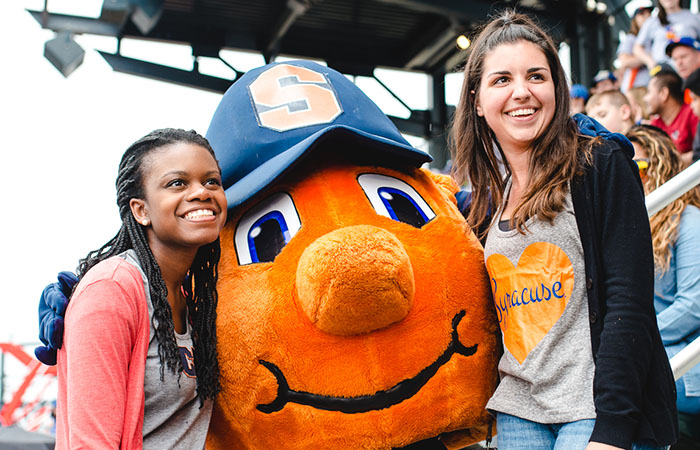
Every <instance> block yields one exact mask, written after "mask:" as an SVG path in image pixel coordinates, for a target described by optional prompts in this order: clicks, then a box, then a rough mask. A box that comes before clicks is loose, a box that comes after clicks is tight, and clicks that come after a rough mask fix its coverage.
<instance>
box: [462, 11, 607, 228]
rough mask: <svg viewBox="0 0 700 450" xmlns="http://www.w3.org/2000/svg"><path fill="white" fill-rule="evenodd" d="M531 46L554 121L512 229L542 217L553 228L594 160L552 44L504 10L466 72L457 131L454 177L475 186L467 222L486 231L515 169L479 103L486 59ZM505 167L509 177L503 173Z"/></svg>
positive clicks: (479, 41)
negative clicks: (543, 65) (546, 77)
mask: <svg viewBox="0 0 700 450" xmlns="http://www.w3.org/2000/svg"><path fill="white" fill-rule="evenodd" d="M519 41H527V42H531V43H533V44H535V45H536V46H538V47H539V48H540V49H541V50H542V52H543V53H544V54H545V56H546V58H547V62H548V63H549V69H550V72H551V74H552V80H553V82H554V89H555V100H556V107H555V110H554V116H553V118H552V122H551V123H550V124H549V126H548V127H547V128H546V130H545V131H544V132H543V133H542V135H540V136H539V137H538V138H537V139H536V140H535V142H534V144H533V149H532V151H531V152H530V161H529V168H528V177H529V183H528V186H527V187H526V188H525V190H524V192H523V195H522V197H521V200H520V202H519V204H518V205H517V206H516V208H515V210H514V212H513V218H512V219H511V223H512V225H513V226H514V227H515V228H516V229H517V230H518V231H519V232H521V233H524V232H525V231H526V230H527V227H526V226H525V222H526V221H527V220H528V219H529V218H530V217H535V216H537V218H538V219H540V220H546V221H547V222H549V223H551V222H552V221H553V220H554V218H555V217H556V215H557V214H558V213H559V212H561V211H562V210H563V208H564V203H565V199H566V195H567V192H568V190H569V181H570V180H571V179H572V178H573V177H574V176H575V175H577V174H579V173H581V171H582V169H583V167H584V165H585V163H586V162H587V161H590V154H591V152H590V149H591V145H592V144H593V143H594V142H595V141H594V140H591V139H583V138H580V137H579V136H577V127H576V125H575V123H574V122H573V121H572V120H571V118H570V117H569V87H568V85H567V82H566V76H565V74H564V69H563V68H562V66H561V63H560V62H559V57H558V54H557V50H556V47H555V45H554V43H553V42H552V39H551V38H550V37H549V36H548V35H547V34H546V33H545V32H544V31H543V30H542V29H541V28H540V27H539V26H537V24H535V22H534V21H533V20H532V19H531V18H529V17H528V16H526V15H523V14H518V13H516V12H514V11H505V12H502V13H501V14H500V15H498V16H497V17H495V18H494V19H492V20H491V21H490V22H488V23H487V24H486V26H484V27H483V28H482V30H481V31H480V32H479V34H478V36H477V37H476V39H475V40H474V44H473V45H472V46H471V48H470V54H469V58H468V59H467V63H466V66H465V68H464V83H463V85H462V92H461V95H460V99H459V103H458V105H457V109H456V112H455V116H454V121H453V126H452V140H451V149H450V150H451V152H452V161H453V166H452V167H453V168H452V176H453V177H454V178H455V179H456V180H457V182H459V183H460V184H462V183H466V182H469V183H471V186H472V205H471V208H470V210H469V214H468V215H467V222H468V223H469V225H470V226H471V227H472V229H475V230H479V233H480V234H481V236H479V237H480V238H483V237H484V235H485V234H486V232H487V227H486V226H485V225H488V224H487V223H486V221H487V220H488V215H489V208H490V207H491V206H495V207H497V206H499V205H502V204H503V195H504V189H505V185H506V180H507V177H508V175H509V174H510V168H509V166H508V162H507V161H506V158H505V155H504V154H503V151H502V150H501V147H500V145H499V143H498V140H497V139H496V137H495V135H494V134H493V132H492V131H491V128H489V125H488V123H486V120H485V119H484V118H483V117H479V115H478V114H477V112H476V100H477V98H478V97H479V89H480V86H481V79H482V76H483V71H484V60H485V59H486V57H487V56H488V55H489V54H490V53H491V52H492V51H493V50H494V49H495V48H496V47H498V46H500V45H504V44H514V43H516V42H519ZM502 168H503V169H504V170H505V174H502Z"/></svg>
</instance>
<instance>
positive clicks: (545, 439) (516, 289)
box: [453, 12, 677, 450]
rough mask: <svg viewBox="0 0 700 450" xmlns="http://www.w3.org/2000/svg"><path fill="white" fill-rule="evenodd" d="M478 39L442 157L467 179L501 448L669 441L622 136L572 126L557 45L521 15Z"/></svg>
mask: <svg viewBox="0 0 700 450" xmlns="http://www.w3.org/2000/svg"><path fill="white" fill-rule="evenodd" d="M473 42H474V43H473V45H472V46H471V48H470V54H469V57H468V60H467V64H466V66H465V69H464V84H463V86H462V92H461V96H460V100H459V103H458V106H457V111H456V113H455V120H454V127H453V132H454V140H453V141H454V142H453V144H454V145H453V161H454V166H453V167H454V168H453V171H454V175H455V177H456V178H457V179H458V181H460V182H466V181H468V182H470V183H471V186H472V205H471V210H470V212H469V213H468V215H467V220H468V222H469V224H470V225H471V226H472V227H473V228H475V229H481V230H483V232H482V236H481V237H482V238H485V248H484V257H485V260H486V266H487V269H488V272H489V276H490V278H491V287H492V290H493V296H494V302H495V306H496V311H497V316H498V319H499V322H500V326H501V331H502V334H503V344H504V354H503V357H502V358H501V361H500V363H499V373H500V376H501V381H500V384H499V386H498V388H497V390H496V392H495V393H494V395H493V396H492V398H491V400H490V401H489V403H488V409H489V410H490V411H492V412H494V413H495V414H496V415H497V429H498V448H499V449H501V450H508V449H553V448H566V449H583V448H587V449H590V450H592V449H604V448H632V447H633V446H634V447H633V448H637V449H640V448H661V447H663V446H666V445H669V444H671V443H672V442H674V441H675V439H676V435H677V415H676V409H675V392H674V391H675V390H674V383H673V377H672V374H671V371H670V367H669V363H668V359H667V357H666V353H665V352H664V349H663V346H662V344H661V338H660V337H659V331H658V328H657V326H656V319H655V314H654V309H653V304H652V297H653V281H654V280H653V257H652V250H651V237H650V231H649V221H648V220H647V216H646V208H645V206H644V194H643V191H642V186H641V183H640V180H639V175H638V172H637V168H636V165H635V164H634V162H633V161H632V158H631V145H629V143H628V142H626V144H627V145H628V147H629V148H623V147H621V146H620V145H619V144H618V143H617V142H618V141H616V140H603V139H590V138H586V137H583V136H581V135H579V134H578V132H577V127H576V125H575V123H574V122H573V121H572V120H571V119H570V117H569V91H568V87H567V82H566V78H565V74H564V71H563V69H562V66H561V64H560V62H559V59H558V55H557V51H556V47H555V46H554V44H553V42H552V40H551V38H550V37H549V36H547V35H546V33H544V32H543V31H542V30H541V29H540V28H539V27H538V26H537V25H536V24H535V23H533V21H532V20H531V19H529V18H528V17H527V16H524V15H520V14H516V13H513V12H505V13H503V14H501V15H499V16H498V17H496V18H494V19H493V20H491V21H490V22H489V23H488V24H487V25H486V26H485V27H484V28H483V29H482V31H481V32H480V34H479V35H478V37H477V38H476V39H475V40H474V41H473ZM491 212H493V215H491V214H490V213H491Z"/></svg>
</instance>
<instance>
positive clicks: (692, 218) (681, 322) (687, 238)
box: [656, 207, 700, 345]
mask: <svg viewBox="0 0 700 450" xmlns="http://www.w3.org/2000/svg"><path fill="white" fill-rule="evenodd" d="M675 252H676V274H675V279H676V295H675V298H674V300H673V303H671V304H670V305H669V307H668V308H666V309H664V310H663V311H661V312H660V313H659V314H658V315H657V316H656V320H657V322H658V324H659V331H660V332H661V339H662V341H663V343H664V345H668V344H674V343H676V342H678V341H680V340H681V339H683V338H685V337H687V336H688V335H689V334H691V333H693V332H696V331H697V330H698V329H700V210H698V209H695V208H692V207H688V208H687V210H686V211H685V212H684V214H683V216H682V217H681V223H680V229H679V232H678V240H677V241H676V243H675Z"/></svg>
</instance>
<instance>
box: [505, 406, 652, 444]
mask: <svg viewBox="0 0 700 450" xmlns="http://www.w3.org/2000/svg"><path fill="white" fill-rule="evenodd" d="M593 425H595V420H594V419H584V420H577V421H575V422H568V423H553V424H542V423H537V422H532V421H530V420H525V419H521V418H519V417H515V416H511V415H509V414H504V413H500V412H499V413H498V415H497V418H496V429H497V430H498V435H497V436H496V441H497V445H498V450H579V449H580V450H583V449H585V448H586V445H588V439H590V437H591V433H592V432H593ZM662 448H665V447H649V446H645V445H637V444H634V445H633V446H632V450H659V449H662Z"/></svg>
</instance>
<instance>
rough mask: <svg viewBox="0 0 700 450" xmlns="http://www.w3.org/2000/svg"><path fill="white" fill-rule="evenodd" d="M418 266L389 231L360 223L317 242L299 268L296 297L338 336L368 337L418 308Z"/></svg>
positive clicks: (311, 316)
mask: <svg viewBox="0 0 700 450" xmlns="http://www.w3.org/2000/svg"><path fill="white" fill-rule="evenodd" d="M414 293H415V284H414V281H413V267H411V261H410V260H409V258H408V254H406V250H405V249H404V247H403V245H402V244H401V242H400V241H399V240H398V239H397V238H396V236H394V235H393V234H391V233H389V232H388V231H386V230H384V229H382V228H378V227H374V226H370V225H357V226H352V227H347V228H341V229H338V230H335V231H332V232H330V233H328V234H326V235H324V236H321V237H320V238H318V239H316V241H314V242H313V243H312V244H311V245H310V246H309V247H307V249H306V250H304V253H303V254H302V255H301V258H300V259H299V265H298V266H297V294H298V296H299V301H300V303H301V306H302V308H303V310H304V312H305V313H306V315H307V316H308V317H309V319H310V320H311V321H312V322H313V323H314V324H315V325H316V326H317V327H318V328H319V329H321V330H323V331H325V332H327V333H331V334H336V335H342V336H347V335H353V334H361V333H368V332H370V331H373V330H377V329H380V328H384V327H386V326H388V325H391V324H392V323H394V322H397V321H399V320H401V319H403V318H404V317H405V316H406V314H408V311H409V310H410V309H411V305H413V295H414Z"/></svg>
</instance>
